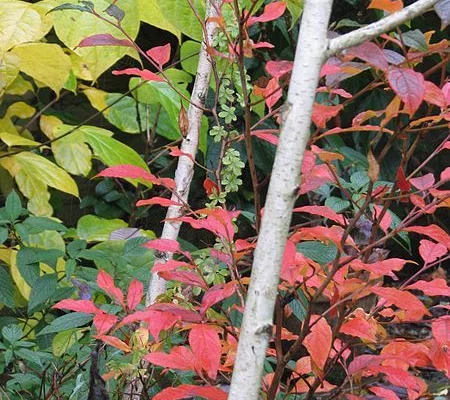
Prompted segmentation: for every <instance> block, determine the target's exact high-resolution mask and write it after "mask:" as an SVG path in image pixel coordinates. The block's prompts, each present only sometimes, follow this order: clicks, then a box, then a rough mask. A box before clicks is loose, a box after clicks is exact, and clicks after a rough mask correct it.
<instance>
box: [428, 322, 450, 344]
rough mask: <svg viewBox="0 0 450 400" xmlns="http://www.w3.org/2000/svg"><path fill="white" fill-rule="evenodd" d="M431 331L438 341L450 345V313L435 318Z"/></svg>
mask: <svg viewBox="0 0 450 400" xmlns="http://www.w3.org/2000/svg"><path fill="white" fill-rule="evenodd" d="M431 331H432V332H433V337H434V338H435V339H436V340H437V342H439V343H446V344H448V345H450V315H444V316H443V317H440V318H438V319H435V320H434V321H433V322H432V324H431Z"/></svg>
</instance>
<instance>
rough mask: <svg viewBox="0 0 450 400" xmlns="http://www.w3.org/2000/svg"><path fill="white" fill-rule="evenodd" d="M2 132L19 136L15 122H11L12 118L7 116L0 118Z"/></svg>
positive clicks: (0, 130)
mask: <svg viewBox="0 0 450 400" xmlns="http://www.w3.org/2000/svg"><path fill="white" fill-rule="evenodd" d="M0 132H8V133H12V134H13V135H18V134H19V132H17V129H16V127H15V126H14V124H13V122H12V121H11V118H10V117H8V116H7V115H5V117H4V118H0Z"/></svg>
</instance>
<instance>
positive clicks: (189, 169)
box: [146, 0, 222, 306]
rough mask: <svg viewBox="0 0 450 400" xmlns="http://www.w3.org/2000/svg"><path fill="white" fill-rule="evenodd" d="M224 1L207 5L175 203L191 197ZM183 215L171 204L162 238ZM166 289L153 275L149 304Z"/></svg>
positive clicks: (174, 231) (160, 259)
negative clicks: (213, 48)
mask: <svg viewBox="0 0 450 400" xmlns="http://www.w3.org/2000/svg"><path fill="white" fill-rule="evenodd" d="M221 3H222V0H210V1H207V4H206V32H204V33H203V36H204V37H203V45H202V48H201V50H200V54H199V61H198V68H197V74H196V76H195V83H194V88H193V90H192V95H191V101H192V102H193V103H194V104H197V105H199V106H200V108H199V107H195V106H193V105H192V104H190V105H189V110H188V122H189V128H188V132H187V135H186V137H185V138H184V140H183V142H182V144H181V151H182V152H183V153H186V154H189V155H190V157H188V156H180V157H179V159H178V165H177V169H176V172H175V184H176V190H175V191H176V193H174V194H173V195H172V200H173V201H176V202H180V200H182V201H181V202H184V203H187V202H188V197H189V189H190V186H191V182H192V176H193V175H194V162H193V160H195V156H196V154H197V149H198V142H199V136H200V125H201V119H202V115H203V111H202V107H203V106H204V104H205V99H206V95H207V94H208V90H209V80H210V76H211V70H212V63H211V58H210V56H209V55H208V53H207V51H206V50H207V49H206V45H207V44H209V45H210V44H211V42H212V40H213V38H214V35H215V31H216V28H217V25H216V23H215V22H212V21H211V20H210V19H211V18H212V17H216V16H217V10H220V5H221ZM182 214H183V209H182V207H179V206H170V207H169V209H168V210H167V214H166V219H167V220H166V222H165V223H164V227H163V231H162V235H161V239H171V240H177V238H178V233H179V232H180V227H181V222H178V221H171V220H170V219H173V218H178V217H181V216H182ZM170 258H172V254H170V253H165V254H161V255H160V256H157V257H155V264H157V263H164V262H166V261H168V260H169V259H170ZM165 290H166V281H165V280H164V279H163V278H161V277H159V276H158V274H152V275H151V278H150V283H149V287H148V292H147V298H146V305H147V306H149V305H151V304H153V303H154V302H155V299H156V298H157V297H158V296H159V295H161V294H163V293H164V292H165Z"/></svg>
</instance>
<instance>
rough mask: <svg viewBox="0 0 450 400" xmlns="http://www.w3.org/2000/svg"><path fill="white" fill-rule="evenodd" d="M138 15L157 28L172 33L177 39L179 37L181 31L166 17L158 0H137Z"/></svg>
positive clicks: (143, 20)
mask: <svg viewBox="0 0 450 400" xmlns="http://www.w3.org/2000/svg"><path fill="white" fill-rule="evenodd" d="M138 6H139V16H140V18H141V21H142V22H146V23H147V24H150V25H153V26H156V27H157V28H159V29H163V30H165V31H168V32H171V33H173V34H174V35H175V36H176V37H177V38H178V40H180V39H181V32H180V31H179V30H178V29H177V28H175V26H173V25H172V23H171V22H170V21H169V20H167V19H166V17H165V16H164V14H163V13H162V11H161V8H160V7H159V2H158V0H138Z"/></svg>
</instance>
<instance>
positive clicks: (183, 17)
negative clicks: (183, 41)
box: [158, 0, 205, 41]
mask: <svg viewBox="0 0 450 400" xmlns="http://www.w3.org/2000/svg"><path fill="white" fill-rule="evenodd" d="M158 4H159V7H160V10H161V11H162V13H163V15H164V17H165V18H166V19H167V20H168V21H170V22H171V23H172V24H173V25H174V26H175V27H176V28H177V29H178V30H180V31H181V33H183V34H185V35H186V36H189V37H190V38H192V39H195V40H198V41H201V40H202V33H203V32H202V26H201V24H200V22H199V21H198V19H197V17H196V16H195V14H194V12H193V11H192V9H191V7H190V5H189V2H187V1H180V0H158ZM192 4H193V6H194V8H195V10H196V11H197V13H198V15H199V18H200V19H201V20H202V21H203V20H204V19H205V1H204V0H193V1H192Z"/></svg>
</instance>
